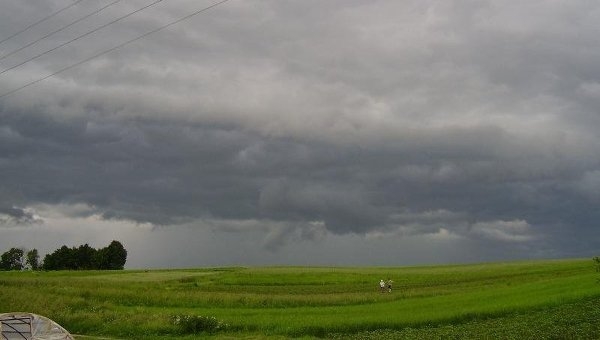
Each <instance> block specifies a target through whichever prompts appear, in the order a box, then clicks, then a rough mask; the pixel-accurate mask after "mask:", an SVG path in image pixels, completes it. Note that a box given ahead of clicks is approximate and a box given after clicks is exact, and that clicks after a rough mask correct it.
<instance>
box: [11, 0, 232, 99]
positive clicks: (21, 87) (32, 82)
mask: <svg viewBox="0 0 600 340" xmlns="http://www.w3.org/2000/svg"><path fill="white" fill-rule="evenodd" d="M227 1H229V0H222V1H219V2H216V3H213V4H212V5H210V6H207V7H204V8H202V9H199V10H197V11H195V12H193V13H191V14H188V15H186V16H184V17H181V18H179V19H177V20H174V21H171V22H169V23H168V24H165V25H163V26H160V27H158V28H155V29H153V30H151V31H148V32H146V33H144V34H142V35H139V36H137V37H135V38H133V39H130V40H127V41H125V42H123V43H121V44H119V45H116V46H114V47H111V48H109V49H107V50H104V51H102V52H100V53H97V54H95V55H93V56H91V57H88V58H86V59H83V60H81V61H78V62H76V63H74V64H71V65H69V66H67V67H64V68H62V69H60V70H58V71H55V72H53V73H51V74H49V75H47V76H44V77H42V78H39V79H36V80H34V81H31V82H29V83H27V84H25V85H22V86H20V87H18V88H16V89H13V90H10V91H8V92H5V93H3V94H1V95H0V99H1V98H4V97H6V96H9V95H11V94H13V93H15V92H18V91H21V90H23V89H25V88H27V87H29V86H31V85H34V84H37V83H39V82H41V81H44V80H46V79H48V78H51V77H54V76H55V75H57V74H59V73H62V72H65V71H67V70H70V69H72V68H74V67H77V66H79V65H82V64H85V63H87V62H88V61H91V60H93V59H96V58H98V57H100V56H103V55H105V54H108V53H110V52H112V51H115V50H117V49H119V48H121V47H123V46H126V45H129V44H131V43H133V42H135V41H138V40H141V39H143V38H145V37H147V36H149V35H151V34H154V33H156V32H159V31H162V30H164V29H166V28H168V27H171V26H173V25H176V24H178V23H180V22H182V21H185V20H187V19H190V18H192V17H194V16H196V15H198V14H200V13H203V12H206V11H208V10H210V9H212V8H214V7H217V6H219V5H221V4H224V3H226V2H227Z"/></svg>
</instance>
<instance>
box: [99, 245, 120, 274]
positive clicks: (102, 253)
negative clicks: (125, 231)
mask: <svg viewBox="0 0 600 340" xmlns="http://www.w3.org/2000/svg"><path fill="white" fill-rule="evenodd" d="M126 261H127V250H125V247H123V245H122V244H121V242H119V241H112V242H111V243H110V244H109V245H108V247H105V248H102V249H99V250H98V254H97V263H98V269H112V270H116V269H123V268H124V267H125V262H126Z"/></svg>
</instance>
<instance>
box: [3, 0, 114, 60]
mask: <svg viewBox="0 0 600 340" xmlns="http://www.w3.org/2000/svg"><path fill="white" fill-rule="evenodd" d="M120 1H121V0H115V1H113V2H111V3H109V4H108V5H106V6H104V7H101V8H99V9H97V10H95V11H93V12H92V13H90V14H87V15H85V16H83V17H81V18H79V19H77V20H75V21H73V22H71V23H70V24H68V25H66V26H63V27H61V28H59V29H57V30H55V31H52V32H50V33H48V34H46V35H44V36H43V37H41V38H39V39H37V40H35V41H32V42H30V43H29V44H27V45H25V46H22V47H20V48H17V49H16V50H14V51H12V52H10V53H7V54H5V55H3V56H1V57H0V60H3V59H5V58H7V57H10V56H11V55H13V54H15V53H17V52H20V51H22V50H24V49H26V48H27V47H29V46H32V45H34V44H36V43H38V42H40V41H42V40H44V39H46V38H48V37H49V36H51V35H53V34H56V33H58V32H61V31H64V30H65V29H67V28H69V27H71V26H73V25H75V24H77V23H79V22H81V21H83V20H85V19H87V18H89V17H91V16H92V15H94V14H98V13H100V12H101V11H103V10H105V9H106V8H108V7H110V6H112V5H114V4H116V3H117V2H120Z"/></svg>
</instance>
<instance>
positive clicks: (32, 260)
mask: <svg viewBox="0 0 600 340" xmlns="http://www.w3.org/2000/svg"><path fill="white" fill-rule="evenodd" d="M25 257H26V258H25V264H27V265H29V266H30V267H31V270H38V269H39V268H40V263H39V260H40V255H39V254H38V251H37V249H35V248H34V249H31V250H30V251H28V252H27V254H26V256H25Z"/></svg>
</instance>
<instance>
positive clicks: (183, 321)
mask: <svg viewBox="0 0 600 340" xmlns="http://www.w3.org/2000/svg"><path fill="white" fill-rule="evenodd" d="M171 319H172V321H173V324H174V325H175V326H177V327H178V328H179V330H180V331H181V333H183V334H197V333H202V332H205V333H215V332H218V331H222V330H225V329H226V328H227V327H228V326H229V325H227V324H226V323H223V322H222V321H220V320H218V319H217V318H215V317H214V316H202V315H174V316H172V317H171Z"/></svg>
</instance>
